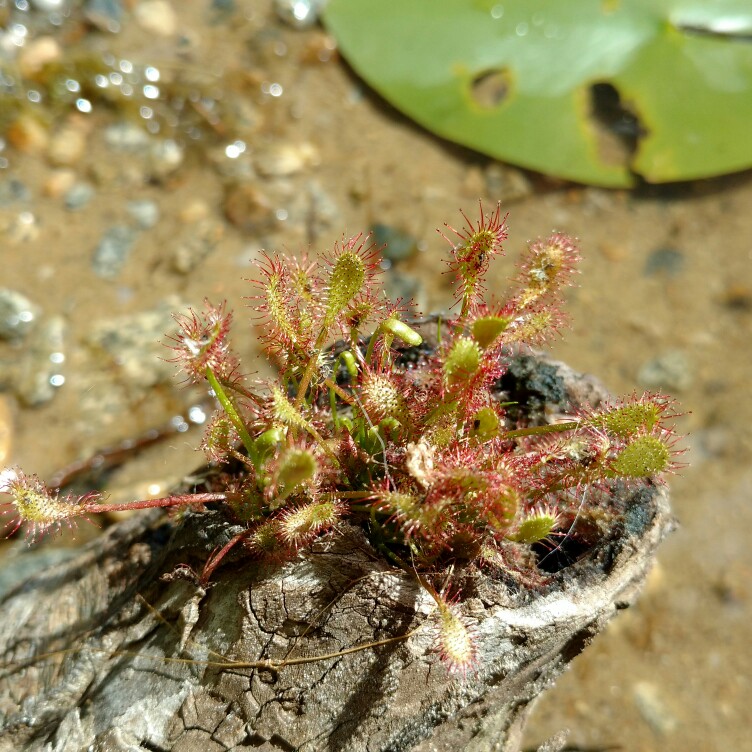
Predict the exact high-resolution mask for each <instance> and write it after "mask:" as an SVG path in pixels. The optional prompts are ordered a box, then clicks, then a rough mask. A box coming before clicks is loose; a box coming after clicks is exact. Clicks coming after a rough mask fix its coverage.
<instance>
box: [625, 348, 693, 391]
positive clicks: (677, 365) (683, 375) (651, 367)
mask: <svg viewBox="0 0 752 752" xmlns="http://www.w3.org/2000/svg"><path fill="white" fill-rule="evenodd" d="M637 380H638V382H639V383H640V385H641V386H643V387H645V388H646V389H666V390H668V391H670V392H681V391H684V390H686V389H689V387H690V386H692V382H693V380H694V377H693V374H692V367H691V365H690V363H689V360H688V359H687V356H686V355H685V354H684V353H683V352H681V351H679V350H669V351H667V352H665V353H663V354H662V355H659V356H658V357H656V358H653V359H652V360H649V361H647V362H646V363H645V364H643V366H642V367H641V368H640V370H639V372H638V374H637Z"/></svg>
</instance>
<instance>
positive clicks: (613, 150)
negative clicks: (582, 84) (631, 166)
mask: <svg viewBox="0 0 752 752" xmlns="http://www.w3.org/2000/svg"><path fill="white" fill-rule="evenodd" d="M590 115H591V117H592V119H593V121H594V122H595V125H596V129H597V133H598V153H599V155H600V157H601V159H603V161H604V162H606V163H607V164H615V165H621V164H628V163H629V162H630V160H631V159H632V157H633V156H634V154H635V152H636V151H637V142H638V141H639V139H640V138H642V137H643V136H644V135H646V133H647V131H646V130H645V128H644V127H643V126H642V124H641V123H640V120H639V118H638V117H637V115H635V114H634V112H632V111H631V110H630V109H629V108H628V107H627V106H626V105H625V104H624V103H623V102H622V99H621V96H620V94H619V91H618V89H616V87H615V86H613V85H612V84H610V83H607V82H600V83H595V84H593V85H592V86H591V87H590Z"/></svg>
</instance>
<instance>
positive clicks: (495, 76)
mask: <svg viewBox="0 0 752 752" xmlns="http://www.w3.org/2000/svg"><path fill="white" fill-rule="evenodd" d="M511 80H512V77H511V75H510V73H509V69H508V68H495V69H492V70H486V71H483V72H482V73H479V74H478V75H476V76H475V78H474V79H473V81H472V83H471V84H470V93H471V94H472V97H473V99H474V100H475V102H476V103H477V104H479V105H480V106H481V107H485V108H486V109H492V108H494V107H498V106H499V105H500V104H501V103H502V102H503V101H504V100H505V99H506V98H507V95H508V94H509V89H510V88H511Z"/></svg>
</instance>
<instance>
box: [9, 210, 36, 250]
mask: <svg viewBox="0 0 752 752" xmlns="http://www.w3.org/2000/svg"><path fill="white" fill-rule="evenodd" d="M3 230H4V233H5V239H6V240H7V241H8V242H9V243H11V244H12V245H19V244H21V243H30V242H31V241H33V240H36V239H37V238H38V237H39V221H38V220H37V217H36V215H35V214H33V213H32V212H30V211H22V212H19V213H18V214H15V215H13V217H12V218H11V220H10V222H8V223H7V224H6V226H5V227H4V228H3Z"/></svg>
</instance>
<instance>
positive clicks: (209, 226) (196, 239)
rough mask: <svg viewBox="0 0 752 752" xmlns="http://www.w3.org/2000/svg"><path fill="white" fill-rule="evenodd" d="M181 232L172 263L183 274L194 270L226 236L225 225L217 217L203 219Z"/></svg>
mask: <svg viewBox="0 0 752 752" xmlns="http://www.w3.org/2000/svg"><path fill="white" fill-rule="evenodd" d="M187 230H188V231H187V232H184V233H181V237H180V239H179V240H178V242H177V244H176V246H175V250H174V251H173V254H172V265H173V267H174V268H175V271H177V272H180V273H181V274H188V273H189V272H192V271H193V270H194V269H195V268H196V267H197V266H198V265H199V264H200V263H201V262H202V261H203V260H204V259H205V258H206V257H207V256H208V255H209V254H210V253H211V252H212V251H213V250H214V248H215V247H216V246H217V243H219V241H220V240H222V237H223V236H224V226H223V224H222V223H221V222H218V221H217V220H215V219H203V220H201V221H200V222H198V223H196V225H195V226H192V227H190V228H187Z"/></svg>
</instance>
